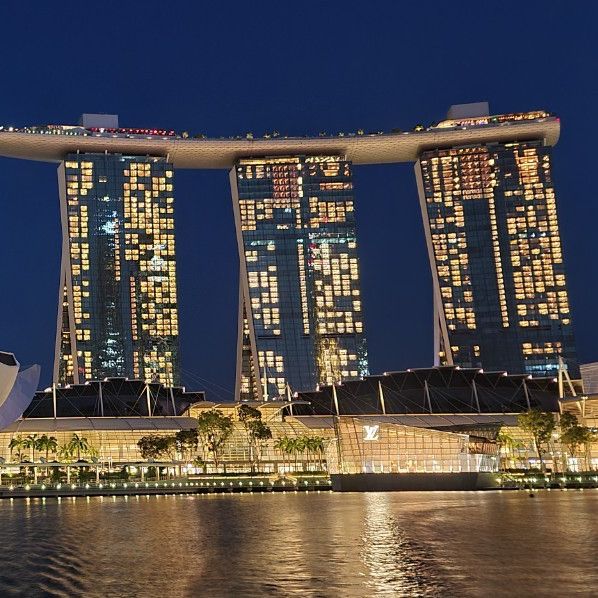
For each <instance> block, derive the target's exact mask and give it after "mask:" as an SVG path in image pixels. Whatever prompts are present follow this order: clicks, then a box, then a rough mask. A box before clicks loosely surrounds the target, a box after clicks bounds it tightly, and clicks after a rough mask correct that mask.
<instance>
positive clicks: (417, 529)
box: [0, 491, 598, 598]
mask: <svg viewBox="0 0 598 598" xmlns="http://www.w3.org/2000/svg"><path fill="white" fill-rule="evenodd" d="M597 516H598V491H586V492H544V493H542V492H540V493H538V494H537V495H536V498H534V499H530V498H528V497H527V495H526V494H525V493H518V492H502V493H498V492H486V493H456V492H455V493H415V492H414V493H384V494H382V493H381V494H330V493H321V494H319V493H318V494H314V493H311V494H302V493H298V494H296V493H287V494H274V495H271V494H255V495H233V496H231V495H213V496H178V497H175V496H161V497H155V496H152V497H149V496H141V497H129V498H117V497H105V498H91V499H86V498H78V499H70V498H69V499H62V500H60V501H57V500H55V499H46V500H41V499H31V500H26V501H24V500H16V499H15V500H8V501H1V502H0V530H1V533H2V550H0V596H86V597H87V596H89V597H95V596H160V597H161V598H166V597H170V596H299V595H300V596H303V597H307V596H314V597H316V596H317V597H320V596H323V597H324V596H348V597H353V596H451V597H452V596H490V595H495V596H531V595H533V596H565V595H567V596H572V595H586V596H592V595H596V594H595V593H594V592H595V589H596V588H597V587H598V569H597V568H596V565H595V557H594V555H595V550H596V548H597V547H598V532H597V527H596V524H595V521H596V518H597Z"/></svg>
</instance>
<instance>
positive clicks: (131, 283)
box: [54, 153, 179, 385]
mask: <svg viewBox="0 0 598 598" xmlns="http://www.w3.org/2000/svg"><path fill="white" fill-rule="evenodd" d="M58 179H59V189H60V204H61V215H62V230H63V242H62V265H61V279H60V280H61V284H60V294H61V296H60V300H61V301H60V303H61V309H60V310H59V315H58V326H57V336H56V358H55V365H54V381H55V382H56V383H59V384H69V383H75V384H77V383H84V382H86V381H88V380H97V379H103V378H104V377H116V376H120V377H128V378H133V379H141V380H145V381H147V382H152V381H154V382H161V383H163V384H166V385H173V384H176V383H178V382H179V356H178V315H177V289H176V269H175V242H174V208H173V202H174V195H173V168H172V165H171V164H169V163H168V161H167V160H166V159H165V158H160V157H144V156H126V155H120V154H109V153H104V154H99V153H82V154H79V153H73V154H69V155H67V156H66V157H65V158H64V161H63V162H62V163H61V164H60V166H59V168H58Z"/></svg>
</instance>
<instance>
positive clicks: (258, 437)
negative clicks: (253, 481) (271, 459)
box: [237, 405, 272, 471]
mask: <svg viewBox="0 0 598 598" xmlns="http://www.w3.org/2000/svg"><path fill="white" fill-rule="evenodd" d="M237 417H238V418H239V421H240V422H241V424H242V425H243V428H244V430H245V436H246V437H247V445H248V447H249V461H250V463H251V471H254V469H255V463H256V462H259V459H260V455H259V452H260V451H259V447H258V442H259V441H262V440H268V439H269V438H272V431H271V430H270V428H269V427H268V426H267V425H266V424H264V422H263V421H262V412H261V411H260V410H259V409H256V408H255V407H251V406H249V405H240V406H239V407H238V408H237Z"/></svg>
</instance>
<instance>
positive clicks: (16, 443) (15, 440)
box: [8, 434, 25, 461]
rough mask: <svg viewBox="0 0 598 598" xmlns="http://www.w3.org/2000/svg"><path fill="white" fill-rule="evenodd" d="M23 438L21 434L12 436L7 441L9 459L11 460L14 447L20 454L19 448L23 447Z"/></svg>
mask: <svg viewBox="0 0 598 598" xmlns="http://www.w3.org/2000/svg"><path fill="white" fill-rule="evenodd" d="M24 442H25V441H24V440H23V438H22V437H21V435H20V434H19V435H17V436H13V437H12V438H11V439H10V442H9V443H8V448H9V449H10V460H11V461H12V455H13V451H14V450H15V449H16V451H17V453H19V454H20V452H21V449H22V448H24V447H25V445H24Z"/></svg>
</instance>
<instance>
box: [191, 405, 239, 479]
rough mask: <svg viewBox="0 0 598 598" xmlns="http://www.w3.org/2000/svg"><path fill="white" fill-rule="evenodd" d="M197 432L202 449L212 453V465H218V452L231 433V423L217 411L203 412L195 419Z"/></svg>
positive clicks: (229, 419) (228, 418)
mask: <svg viewBox="0 0 598 598" xmlns="http://www.w3.org/2000/svg"><path fill="white" fill-rule="evenodd" d="M197 432H198V434H199V438H200V440H201V444H202V448H203V449H204V450H205V451H207V452H208V453H212V457H213V458H214V465H215V466H216V468H218V465H219V464H220V451H221V450H222V448H223V447H224V445H225V444H226V441H227V440H228V438H229V436H230V435H231V434H232V433H233V422H232V420H231V418H230V417H228V416H225V415H224V414H223V413H222V411H218V409H210V410H209V411H204V412H203V413H202V414H200V415H199V416H198V417H197Z"/></svg>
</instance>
